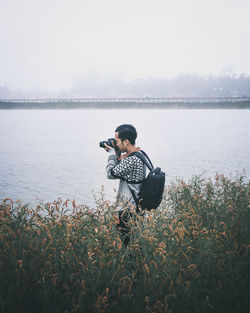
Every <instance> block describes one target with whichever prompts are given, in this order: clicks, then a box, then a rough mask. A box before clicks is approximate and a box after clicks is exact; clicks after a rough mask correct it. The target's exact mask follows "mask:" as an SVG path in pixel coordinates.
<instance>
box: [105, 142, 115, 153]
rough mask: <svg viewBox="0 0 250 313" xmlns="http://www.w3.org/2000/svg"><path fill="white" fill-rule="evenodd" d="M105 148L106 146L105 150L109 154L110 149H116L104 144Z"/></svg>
mask: <svg viewBox="0 0 250 313" xmlns="http://www.w3.org/2000/svg"><path fill="white" fill-rule="evenodd" d="M104 146H105V150H106V151H107V152H109V150H110V149H113V148H114V147H110V146H108V145H107V144H106V143H104Z"/></svg>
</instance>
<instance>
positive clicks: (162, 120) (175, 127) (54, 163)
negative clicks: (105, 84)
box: [0, 110, 250, 206]
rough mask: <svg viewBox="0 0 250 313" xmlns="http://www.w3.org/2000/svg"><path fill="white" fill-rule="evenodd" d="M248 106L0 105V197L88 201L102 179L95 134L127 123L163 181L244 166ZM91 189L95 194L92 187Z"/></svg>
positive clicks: (249, 150) (247, 161) (109, 186)
mask: <svg viewBox="0 0 250 313" xmlns="http://www.w3.org/2000/svg"><path fill="white" fill-rule="evenodd" d="M249 120H250V111H249V110H56V111H53V110H37V111H36V110H28V111H26V110H25V111H20V110H14V111H4V110H3V111H1V112H0V199H4V198H7V197H8V198H12V199H13V200H16V199H20V200H22V201H23V202H31V203H34V202H35V199H37V198H39V199H42V200H43V201H45V202H47V201H53V200H56V199H57V198H58V197H61V198H62V199H63V200H66V199H67V198H69V199H70V200H73V199H75V200H76V202H77V204H86V205H90V206H94V205H95V203H94V197H93V192H92V191H94V193H95V194H96V195H97V194H98V192H100V190H101V186H102V185H103V186H104V191H105V194H106V196H105V197H106V198H107V199H111V200H113V199H114V197H115V192H114V190H113V189H114V188H116V189H117V187H118V183H119V180H108V179H107V178H106V172H105V166H106V163H107V158H108V153H107V152H106V151H105V150H104V149H102V148H100V147H99V141H102V140H106V139H107V138H110V137H113V136H114V130H115V128H116V127H117V126H118V125H120V124H123V123H131V124H133V125H134V126H135V127H136V128H137V131H138V139H137V144H136V145H137V146H140V147H141V149H143V150H144V151H146V152H147V153H148V155H149V156H150V157H151V159H152V162H153V163H154V164H155V166H159V167H161V168H162V169H163V170H164V171H165V172H166V174H167V176H166V183H167V184H169V183H170V182H171V181H175V180H176V178H177V177H178V178H181V177H182V178H184V179H186V180H188V179H189V178H191V176H192V175H194V174H202V173H204V175H205V176H214V175H215V173H216V172H218V173H223V174H225V175H231V174H232V176H235V175H236V174H237V172H240V173H242V171H243V169H245V170H246V171H247V174H246V175H247V177H248V179H249V172H250V158H249V155H250V131H249ZM97 196H98V195H97Z"/></svg>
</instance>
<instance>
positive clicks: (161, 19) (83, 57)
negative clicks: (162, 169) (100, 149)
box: [0, 0, 250, 97]
mask: <svg viewBox="0 0 250 313" xmlns="http://www.w3.org/2000/svg"><path fill="white" fill-rule="evenodd" d="M249 16H250V1H249V0H220V1H218V0H210V1H205V0H204V1H203V0H189V1H186V0H175V1H170V0H127V1H123V0H106V1H102V0H85V1H82V0H71V1H69V0H53V1H49V0H36V1H33V0H22V1H20V0H9V1H5V0H0V40H1V49H0V96H1V97H5V96H7V97H14V96H23V97H43V96H44V97H50V96H53V97H64V96H67V97H68V96H70V97H78V96H81V97H84V96H86V97H99V96H144V95H150V96H168V95H170V96H171V95H197V96H199V95H201V94H202V95H204V96H205V95H210V94H211V95H213V94H214V93H216V94H218V95H220V94H221V95H224V94H225V95H231V94H234V93H235V94H237V93H240V94H245V93H247V92H249V89H247V88H248V87H246V86H245V83H246V82H248V79H249V78H248V76H249V75H250V58H249V55H250V41H249V37H250V36H249V35H250V22H249ZM243 78H244V79H243ZM239 83H240V84H242V85H241V87H239ZM229 85H230V86H231V87H230V88H229V87H228V86H229ZM236 86H237V88H236Z"/></svg>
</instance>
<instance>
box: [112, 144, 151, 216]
mask: <svg viewBox="0 0 250 313" xmlns="http://www.w3.org/2000/svg"><path fill="white" fill-rule="evenodd" d="M106 172H107V178H109V179H120V184H119V189H118V194H117V200H116V206H117V209H118V211H123V210H124V208H125V207H127V206H128V205H132V206H135V207H136V202H135V200H134V198H133V195H132V193H131V191H130V189H129V188H131V189H132V190H133V192H134V195H135V196H136V198H137V199H138V194H139V192H140V190H141V187H142V183H143V181H144V179H145V178H146V165H145V164H144V163H143V162H142V160H141V159H140V158H138V156H136V155H131V156H127V157H126V158H123V159H122V160H121V161H118V155H116V154H115V152H114V150H113V149H112V150H111V155H110V156H109V157H108V164H107V166H106Z"/></svg>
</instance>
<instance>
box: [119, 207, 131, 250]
mask: <svg viewBox="0 0 250 313" xmlns="http://www.w3.org/2000/svg"><path fill="white" fill-rule="evenodd" d="M118 214H119V215H118V217H119V224H118V225H117V228H118V231H119V233H120V238H121V240H122V242H123V243H124V245H125V246H126V247H127V245H128V244H129V242H130V237H129V233H130V230H131V227H130V225H129V222H130V220H131V219H132V218H133V215H134V214H132V213H131V212H130V211H129V210H124V211H120V212H119V213H118Z"/></svg>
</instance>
